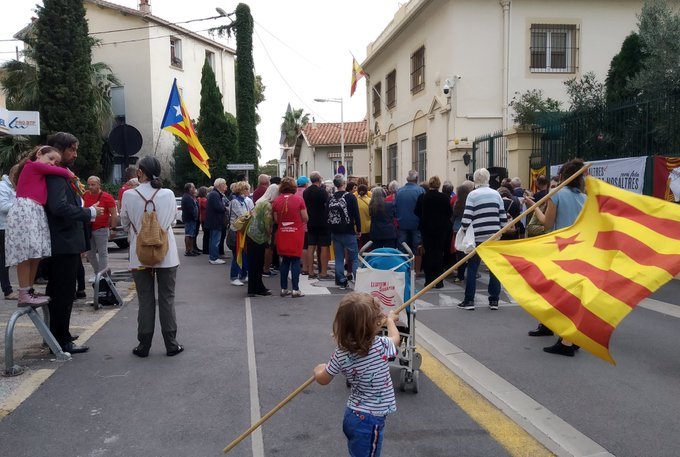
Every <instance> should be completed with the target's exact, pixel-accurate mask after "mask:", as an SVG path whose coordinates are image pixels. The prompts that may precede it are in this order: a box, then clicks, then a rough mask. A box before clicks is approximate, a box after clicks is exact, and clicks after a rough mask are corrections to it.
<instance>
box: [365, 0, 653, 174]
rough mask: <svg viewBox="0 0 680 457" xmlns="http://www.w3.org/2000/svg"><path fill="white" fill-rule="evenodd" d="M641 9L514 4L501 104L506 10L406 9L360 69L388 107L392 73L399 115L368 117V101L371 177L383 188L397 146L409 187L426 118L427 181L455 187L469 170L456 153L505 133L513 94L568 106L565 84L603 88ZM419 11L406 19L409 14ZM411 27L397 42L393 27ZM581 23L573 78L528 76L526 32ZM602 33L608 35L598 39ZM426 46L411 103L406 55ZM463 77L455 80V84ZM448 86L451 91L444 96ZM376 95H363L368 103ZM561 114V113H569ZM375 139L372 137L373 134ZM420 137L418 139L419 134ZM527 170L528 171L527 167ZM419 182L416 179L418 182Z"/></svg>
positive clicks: (467, 3) (477, 4)
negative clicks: (531, 93)
mask: <svg viewBox="0 0 680 457" xmlns="http://www.w3.org/2000/svg"><path fill="white" fill-rule="evenodd" d="M641 5H642V1H641V0H624V1H614V0H610V1H592V0H591V1H586V0H574V1H570V2H546V1H542V0H513V1H512V2H511V9H510V16H509V18H510V20H509V23H510V42H509V49H510V59H509V60H510V61H509V73H508V75H509V76H508V96H507V98H508V100H504V97H503V82H504V78H505V73H504V68H503V65H504V62H503V56H504V51H503V9H502V7H501V5H500V2H499V1H498V0H455V1H453V0H414V1H412V2H409V3H408V4H407V5H405V6H404V7H402V8H401V9H400V10H399V12H398V13H397V14H396V15H395V19H394V20H393V22H392V23H391V24H389V25H388V27H387V28H386V29H385V30H383V32H382V33H381V34H380V35H379V36H378V37H377V38H376V41H375V42H373V43H371V44H369V45H368V47H367V54H368V57H367V60H366V62H365V63H364V69H365V70H366V71H367V73H368V74H370V75H371V81H370V87H371V88H372V87H373V86H374V85H375V84H376V83H377V82H381V84H382V97H383V100H385V91H386V88H387V87H386V86H387V82H386V79H385V78H386V76H387V74H388V73H389V72H391V71H392V70H395V69H396V72H397V78H396V107H395V108H393V109H391V110H388V109H387V108H386V106H385V105H384V104H383V106H382V107H381V114H380V116H379V117H377V118H374V117H373V115H372V113H373V106H372V97H371V96H369V97H367V104H366V106H367V112H368V116H369V130H370V131H371V133H372V135H371V139H370V140H369V145H370V150H371V155H372V156H376V154H375V150H376V149H377V150H378V151H380V155H379V156H377V157H376V158H379V159H380V160H376V161H375V165H376V166H377V165H379V166H380V169H378V170H376V169H375V168H373V169H372V170H371V177H372V178H374V177H375V176H376V175H378V176H382V177H383V178H382V180H383V182H384V183H385V182H386V181H387V177H388V173H387V167H388V166H389V157H388V150H387V148H388V146H389V145H390V144H393V143H396V144H397V145H398V153H399V161H398V162H399V163H398V170H397V179H398V180H399V181H400V182H402V183H403V182H404V181H405V177H406V173H407V172H408V170H410V169H411V168H413V164H412V155H411V153H412V149H413V137H414V136H415V134H417V133H419V132H420V130H422V128H421V129H416V128H415V125H416V124H418V123H419V122H420V123H421V124H422V119H425V124H426V125H425V127H424V130H425V132H426V133H427V162H428V164H427V173H426V174H427V176H432V175H434V174H437V175H439V176H440V177H441V178H442V180H444V179H449V180H451V181H453V182H454V184H457V183H459V182H461V181H462V180H463V179H464V177H465V174H466V173H467V172H471V171H472V170H469V167H467V166H465V165H464V164H463V161H462V154H463V150H462V149H456V148H455V147H454V143H457V142H458V141H457V140H460V143H461V144H464V143H465V139H467V140H468V142H472V141H473V140H474V138H475V137H477V136H480V135H483V134H487V133H491V132H493V131H496V130H500V129H502V128H504V125H503V110H504V107H505V106H506V104H507V102H508V101H509V100H511V99H512V95H513V94H514V92H515V91H517V92H523V91H526V90H527V89H534V88H537V89H543V90H544V92H545V94H546V96H550V97H553V98H556V99H558V100H563V101H566V100H567V96H566V92H565V90H564V81H566V80H567V79H570V78H573V77H574V76H581V74H582V73H584V72H586V71H594V72H595V73H596V75H597V76H598V78H599V80H600V81H604V78H605V77H606V73H607V70H608V68H609V64H610V62H611V59H612V57H613V56H614V55H615V54H616V53H617V52H618V51H619V49H620V46H621V43H622V42H623V40H624V38H625V37H626V36H627V35H628V34H629V33H630V32H631V31H632V30H633V29H634V28H635V24H636V21H637V19H636V14H637V13H639V11H640V8H641ZM416 10H417V11H419V13H418V15H417V16H415V17H410V18H407V19H405V15H406V13H407V12H408V11H416ZM402 21H408V22H407V25H406V26H405V27H404V28H403V29H402V30H400V31H399V32H398V33H397V32H396V30H397V29H398V26H399V23H400V22H402ZM569 21H573V22H574V23H578V24H579V27H580V31H579V47H580V49H579V59H578V66H579V72H578V73H577V74H532V73H531V72H530V71H529V42H530V41H529V27H530V25H531V23H532V22H533V23H555V24H561V23H572V22H569ZM603 24H606V28H607V31H606V33H603V30H602V29H603ZM423 45H424V46H425V89H424V90H422V91H420V92H418V93H416V94H411V91H410V72H411V68H410V65H411V55H412V54H413V53H414V52H415V51H416V50H417V49H418V48H419V47H420V46H423ZM455 75H460V76H461V79H460V80H457V79H455V77H454V76H455ZM446 79H450V80H451V82H452V83H454V84H453V87H452V89H451V92H450V94H449V96H448V97H447V96H445V95H444V94H443V86H444V82H445V80H446ZM371 92H372V91H369V94H371ZM565 108H567V107H566V106H565ZM376 130H377V131H378V133H376ZM415 130H419V131H415ZM420 133H422V132H420ZM527 167H528V164H527ZM421 179H422V176H421Z"/></svg>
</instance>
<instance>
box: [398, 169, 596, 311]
mask: <svg viewBox="0 0 680 457" xmlns="http://www.w3.org/2000/svg"><path fill="white" fill-rule="evenodd" d="M590 165H592V164H590V163H587V164H585V165H584V166H583V167H581V169H580V170H579V171H577V172H576V173H574V174H573V175H571V176H569V177H568V178H567V179H565V180H564V181H562V182H561V183H560V184H559V185H558V186H557V187H555V188H554V189H553V190H551V191H550V192H549V193H548V194H547V195H546V196H545V197H543V198H541V199H540V200H539V201H537V202H536V203H534V204H533V205H531V206H530V207H529V208H527V209H526V210H524V212H522V214H520V215H519V216H517V217H516V218H514V219H513V220H512V221H510V222H509V223H507V224H506V225H505V227H503V228H501V229H500V230H499V231H497V232H496V233H494V234H493V235H491V237H490V238H489V239H488V240H486V241H484V242H482V243H480V245H479V246H482V245H484V244H485V243H487V242H489V241H494V240H497V239H498V238H500V237H501V236H502V235H503V234H504V233H505V232H506V231H507V230H509V229H510V227H512V226H513V225H515V224H516V223H517V222H519V221H521V220H522V218H523V217H525V216H526V215H527V214H531V212H532V211H534V210H535V209H536V208H538V207H539V206H540V205H542V204H543V203H544V202H546V201H548V199H549V198H550V197H552V196H553V195H554V194H555V193H557V191H559V190H560V189H561V188H563V187H564V186H566V185H567V184H569V183H570V182H572V181H573V180H574V179H576V178H578V177H579V176H581V175H582V174H583V173H584V172H585V171H586V170H588V168H590ZM479 246H477V247H475V248H474V249H473V250H472V251H471V252H470V253H469V254H467V255H466V256H465V257H463V258H462V259H460V260H459V261H458V262H456V263H455V264H454V265H453V266H452V267H451V268H449V269H448V270H446V271H445V272H444V273H442V274H441V275H439V277H438V278H437V279H435V280H434V281H432V282H431V283H430V284H428V285H426V286H425V287H423V288H422V289H421V290H420V291H418V293H417V294H415V295H414V296H412V297H411V298H410V299H408V300H407V301H406V303H404V304H403V305H401V306H400V307H399V308H397V309H395V310H394V313H395V314H399V313H400V312H402V311H403V310H404V309H405V308H406V307H407V306H409V305H411V303H413V302H415V301H416V300H418V299H419V298H420V297H422V296H423V295H424V294H426V293H427V292H428V291H429V290H430V289H432V288H433V287H434V286H435V284H437V283H438V282H439V281H443V280H444V279H445V278H446V277H447V276H449V275H450V274H451V273H453V272H454V270H456V269H457V268H458V267H460V266H461V265H463V264H464V263H465V262H467V261H468V259H470V258H471V257H473V256H474V255H475V254H476V253H477V248H478V247H479Z"/></svg>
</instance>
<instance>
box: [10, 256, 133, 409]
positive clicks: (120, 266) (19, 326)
mask: <svg viewBox="0 0 680 457" xmlns="http://www.w3.org/2000/svg"><path fill="white" fill-rule="evenodd" d="M114 246H115V245H113V244H111V245H110V250H109V266H110V268H111V270H112V271H114V272H116V271H121V270H127V265H128V261H127V250H126V249H118V248H115V247H114ZM83 266H84V267H85V280H86V286H85V293H86V294H87V297H86V298H84V299H78V300H75V301H74V303H73V312H72V314H71V332H72V333H73V334H74V335H79V338H78V342H77V343H78V344H86V341H87V340H88V339H89V338H90V337H91V336H92V335H93V334H94V333H95V332H96V331H97V330H98V329H99V328H101V327H102V326H103V325H104V324H105V323H106V322H107V321H108V320H110V319H111V318H112V317H113V316H115V315H116V313H117V312H118V310H119V309H120V308H119V307H107V308H100V309H99V310H96V311H95V309H94V307H93V306H91V304H92V299H93V287H92V285H91V284H90V283H89V282H87V279H88V278H90V277H91V276H93V275H94V272H93V270H92V267H91V266H90V264H89V263H88V262H87V261H86V260H85V261H84V262H83ZM10 280H11V281H12V286H13V287H14V288H15V290H16V289H17V288H18V285H17V280H16V269H14V268H13V269H11V270H10ZM131 285H132V283H130V282H123V281H118V282H117V283H116V287H117V289H118V291H119V293H120V295H121V297H122V298H123V299H124V300H125V302H126V303H127V302H129V301H130V300H131V299H132V298H133V297H134V290H130V286H131ZM36 290H37V291H39V292H43V293H44V292H45V285H36ZM16 310H17V301H16V300H4V299H0V323H1V324H0V325H1V328H2V337H1V338H0V374H1V373H4V371H5V329H6V325H7V322H8V321H9V319H10V317H11V316H12V314H13V313H14V312H15V311H16ZM38 313H39V314H40V315H41V316H42V315H43V314H42V311H38ZM13 345H14V352H13V357H14V364H16V365H20V366H21V367H22V368H24V369H25V371H24V373H22V374H21V375H19V376H15V377H4V376H1V377H0V419H1V418H2V417H3V416H4V415H6V414H7V412H8V411H7V408H8V407H11V406H12V405H9V406H8V405H5V400H6V399H8V398H10V397H11V396H12V395H14V394H15V393H16V390H17V389H19V388H20V387H21V385H22V383H24V381H26V380H27V379H29V378H32V377H33V376H34V375H36V374H38V376H39V377H40V376H44V375H45V374H46V371H45V370H47V373H51V372H52V371H54V370H55V369H56V368H57V367H58V366H59V364H60V362H56V361H55V358H54V356H53V355H51V354H50V350H49V348H47V347H46V346H43V345H42V338H41V337H40V334H39V333H38V330H37V329H36V328H35V326H34V325H33V322H31V320H30V319H29V318H28V317H26V316H22V317H21V318H19V320H18V321H17V323H16V325H15V327H14V338H13ZM10 411H11V409H10Z"/></svg>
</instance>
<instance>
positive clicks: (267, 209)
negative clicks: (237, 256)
mask: <svg viewBox="0 0 680 457" xmlns="http://www.w3.org/2000/svg"><path fill="white" fill-rule="evenodd" d="M278 195H279V186H277V185H276V184H272V185H270V186H269V187H267V190H265V191H264V194H263V195H262V197H260V198H259V199H258V200H257V203H256V204H255V210H254V211H253V217H252V220H251V221H250V224H249V225H248V229H247V232H246V236H247V238H246V251H248V278H249V280H248V296H249V297H255V296H257V295H263V296H266V295H271V294H272V292H271V291H270V290H269V289H267V288H266V287H265V285H264V283H263V282H262V273H263V269H264V254H265V250H266V249H267V246H268V245H269V241H270V240H271V236H272V227H273V226H274V215H273V213H272V203H271V202H272V201H273V200H274V199H275V198H276V197H277V196H278Z"/></svg>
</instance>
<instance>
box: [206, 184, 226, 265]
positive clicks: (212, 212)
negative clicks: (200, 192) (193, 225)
mask: <svg viewBox="0 0 680 457" xmlns="http://www.w3.org/2000/svg"><path fill="white" fill-rule="evenodd" d="M226 190H227V182H226V181H225V180H224V179H222V178H217V179H216V180H215V184H214V187H213V190H212V191H210V192H209V193H208V201H207V203H206V205H205V222H204V226H205V228H206V229H208V230H210V260H209V262H210V263H211V264H213V265H222V264H224V263H225V262H224V260H222V259H220V258H219V246H220V239H221V237H222V228H223V227H224V213H225V212H226V208H225V206H224V203H223V200H222V198H223V197H224V192H225V191H226Z"/></svg>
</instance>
